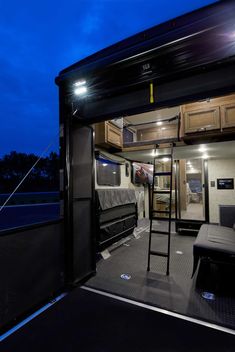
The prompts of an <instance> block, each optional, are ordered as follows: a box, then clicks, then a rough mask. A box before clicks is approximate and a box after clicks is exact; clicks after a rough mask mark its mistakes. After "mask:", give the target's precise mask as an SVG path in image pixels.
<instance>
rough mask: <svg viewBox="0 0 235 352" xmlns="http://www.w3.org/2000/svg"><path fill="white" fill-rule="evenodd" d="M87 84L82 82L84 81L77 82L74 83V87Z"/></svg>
mask: <svg viewBox="0 0 235 352" xmlns="http://www.w3.org/2000/svg"><path fill="white" fill-rule="evenodd" d="M85 84H86V81H85V80H82V81H77V82H75V83H74V86H75V87H81V86H84V85H85Z"/></svg>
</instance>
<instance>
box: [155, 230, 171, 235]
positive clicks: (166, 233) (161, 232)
mask: <svg viewBox="0 0 235 352" xmlns="http://www.w3.org/2000/svg"><path fill="white" fill-rule="evenodd" d="M151 233H158V234H160V235H169V232H168V231H157V230H152V231H151Z"/></svg>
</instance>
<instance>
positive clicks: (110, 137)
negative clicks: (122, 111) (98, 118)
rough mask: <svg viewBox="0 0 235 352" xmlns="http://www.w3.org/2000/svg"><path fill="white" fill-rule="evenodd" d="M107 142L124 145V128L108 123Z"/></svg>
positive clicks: (106, 130) (119, 145)
mask: <svg viewBox="0 0 235 352" xmlns="http://www.w3.org/2000/svg"><path fill="white" fill-rule="evenodd" d="M105 132H106V142H107V143H110V144H113V145H115V146H118V147H120V148H121V147H122V130H121V129H119V128H117V127H115V126H113V125H112V124H110V123H108V122H107V123H106V129H105Z"/></svg>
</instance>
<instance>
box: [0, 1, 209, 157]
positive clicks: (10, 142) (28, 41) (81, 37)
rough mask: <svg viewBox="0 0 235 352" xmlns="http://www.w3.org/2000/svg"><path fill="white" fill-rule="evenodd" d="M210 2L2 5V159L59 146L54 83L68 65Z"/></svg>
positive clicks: (37, 152)
mask: <svg viewBox="0 0 235 352" xmlns="http://www.w3.org/2000/svg"><path fill="white" fill-rule="evenodd" d="M213 2H215V1H209V0H174V1H173V0H172V1H167V0H76V1H75V0H67V1H65V0H63V1H60V0H56V1H54V0H51V1H50V0H40V1H37V0H35V1H33V0H28V1H27V0H21V1H19V0H8V1H3V0H2V1H1V2H0V91H1V95H0V108H1V127H0V156H2V155H3V154H6V153H9V152H10V151H12V150H16V151H18V152H26V153H35V154H40V153H41V152H42V151H43V150H44V148H45V147H46V146H47V145H48V144H49V143H50V142H51V141H52V140H54V141H55V144H54V145H53V147H52V148H51V149H52V150H55V151H57V148H58V144H57V140H58V95H57V93H58V92H57V87H56V85H55V84H54V78H55V77H56V76H57V74H58V73H59V71H60V70H62V69H63V68H65V67H67V66H69V65H71V64H72V63H74V62H76V61H78V60H80V59H82V58H84V57H86V56H88V55H90V54H92V53H94V52H96V51H98V50H100V49H102V48H104V47H107V46H109V45H111V44H113V43H115V42H117V41H119V40H121V39H124V38H126V37H127V36H130V35H132V34H135V33H137V32H139V31H142V30H144V29H147V28H149V27H151V26H154V25H156V24H158V23H161V22H164V21H166V20H168V19H171V18H174V17H176V16H178V15H180V14H183V13H186V12H189V11H191V10H194V9H196V8H199V7H202V6H205V5H207V4H210V3H213Z"/></svg>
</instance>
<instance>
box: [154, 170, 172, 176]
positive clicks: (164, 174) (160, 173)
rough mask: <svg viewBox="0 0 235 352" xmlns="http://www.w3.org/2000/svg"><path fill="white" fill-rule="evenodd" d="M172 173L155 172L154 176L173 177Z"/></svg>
mask: <svg viewBox="0 0 235 352" xmlns="http://www.w3.org/2000/svg"><path fill="white" fill-rule="evenodd" d="M171 175H172V172H170V171H162V172H154V176H171Z"/></svg>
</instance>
